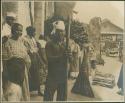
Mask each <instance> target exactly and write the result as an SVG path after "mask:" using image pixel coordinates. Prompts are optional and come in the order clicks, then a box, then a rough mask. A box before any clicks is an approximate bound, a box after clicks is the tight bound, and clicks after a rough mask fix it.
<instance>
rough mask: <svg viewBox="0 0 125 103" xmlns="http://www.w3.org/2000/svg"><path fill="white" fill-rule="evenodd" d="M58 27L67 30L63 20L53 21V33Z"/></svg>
mask: <svg viewBox="0 0 125 103" xmlns="http://www.w3.org/2000/svg"><path fill="white" fill-rule="evenodd" d="M56 29H60V30H65V24H64V22H63V21H55V22H53V30H52V32H51V34H54V33H55V31H56Z"/></svg>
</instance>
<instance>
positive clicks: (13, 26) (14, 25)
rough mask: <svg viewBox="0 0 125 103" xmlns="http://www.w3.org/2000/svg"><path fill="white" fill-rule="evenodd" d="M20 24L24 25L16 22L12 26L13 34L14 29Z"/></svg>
mask: <svg viewBox="0 0 125 103" xmlns="http://www.w3.org/2000/svg"><path fill="white" fill-rule="evenodd" d="M19 26H21V27H23V25H21V24H19V23H14V24H13V25H12V28H11V33H12V34H13V33H14V31H15V30H16V29H17V27H19Z"/></svg>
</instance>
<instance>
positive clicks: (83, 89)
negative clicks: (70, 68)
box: [71, 48, 94, 97]
mask: <svg viewBox="0 0 125 103" xmlns="http://www.w3.org/2000/svg"><path fill="white" fill-rule="evenodd" d="M82 52H83V53H84V54H83V59H82V62H81V63H80V70H79V75H78V77H77V79H76V82H75V84H74V86H73V88H72V90H71V92H72V93H76V94H81V95H84V96H88V97H94V94H93V91H92V88H91V86H90V82H89V73H88V53H87V51H86V48H85V49H84V50H82Z"/></svg>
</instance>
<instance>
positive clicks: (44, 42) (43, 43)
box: [39, 40, 46, 48]
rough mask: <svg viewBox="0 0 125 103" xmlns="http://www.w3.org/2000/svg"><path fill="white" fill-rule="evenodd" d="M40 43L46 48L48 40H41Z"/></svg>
mask: <svg viewBox="0 0 125 103" xmlns="http://www.w3.org/2000/svg"><path fill="white" fill-rule="evenodd" d="M39 43H40V44H41V47H42V48H45V46H46V41H45V40H39Z"/></svg>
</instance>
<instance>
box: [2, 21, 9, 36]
mask: <svg viewBox="0 0 125 103" xmlns="http://www.w3.org/2000/svg"><path fill="white" fill-rule="evenodd" d="M10 35H11V26H10V25H8V24H7V23H5V24H4V25H3V27H2V37H3V36H10Z"/></svg>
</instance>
